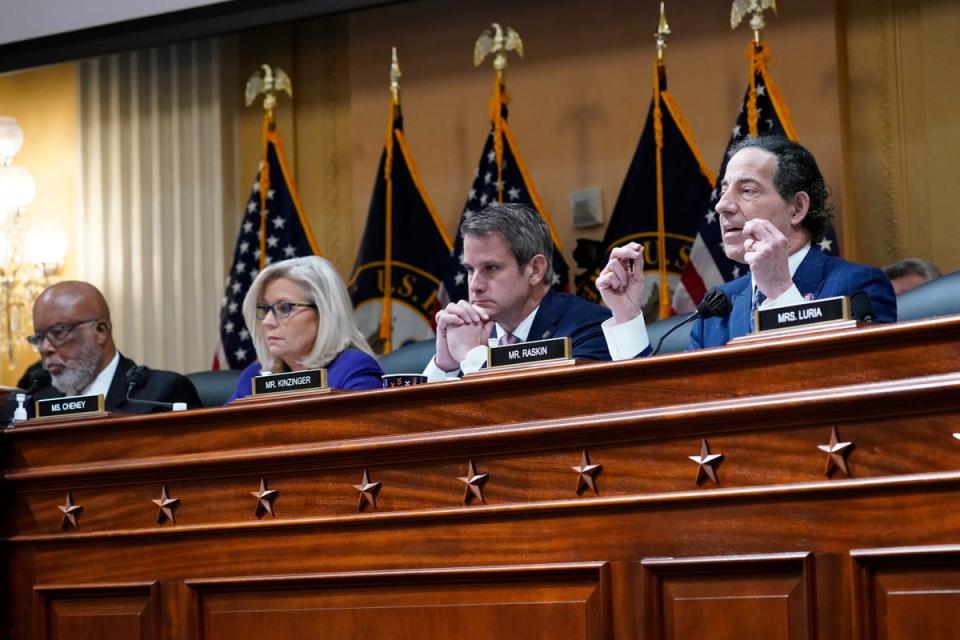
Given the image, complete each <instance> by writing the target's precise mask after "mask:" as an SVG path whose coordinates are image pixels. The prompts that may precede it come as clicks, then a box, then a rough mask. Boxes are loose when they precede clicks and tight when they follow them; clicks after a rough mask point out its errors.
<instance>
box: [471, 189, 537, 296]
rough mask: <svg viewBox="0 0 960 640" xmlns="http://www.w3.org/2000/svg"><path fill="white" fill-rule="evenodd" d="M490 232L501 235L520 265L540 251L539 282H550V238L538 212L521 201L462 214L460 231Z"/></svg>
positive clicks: (475, 233) (481, 234) (483, 234)
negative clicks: (542, 263)
mask: <svg viewBox="0 0 960 640" xmlns="http://www.w3.org/2000/svg"><path fill="white" fill-rule="evenodd" d="M494 231H497V232H499V233H501V234H503V237H504V239H505V240H506V241H507V244H508V245H509V246H510V253H512V254H513V257H515V258H516V259H517V264H518V265H520V266H523V265H525V264H527V263H528V262H530V260H531V259H532V258H533V256H535V255H537V254H542V255H543V257H544V258H546V260H547V266H546V270H545V271H544V273H543V281H544V282H548V283H549V282H553V238H551V237H550V228H549V227H548V226H547V221H546V220H544V219H543V216H541V215H540V213H539V212H538V211H536V210H535V209H532V208H530V207H528V206H526V205H523V204H510V203H507V204H492V205H490V206H489V207H487V208H485V209H482V210H481V211H478V212H476V213H473V214H470V215H467V216H465V217H464V219H463V223H461V225H460V234H461V235H464V236H466V235H475V236H486V235H489V234H491V233H493V232H494Z"/></svg>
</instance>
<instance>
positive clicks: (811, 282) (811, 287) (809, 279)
mask: <svg viewBox="0 0 960 640" xmlns="http://www.w3.org/2000/svg"><path fill="white" fill-rule="evenodd" d="M826 265H827V256H826V255H824V254H823V252H822V251H820V250H819V249H817V248H816V247H810V250H809V251H808V252H807V255H806V256H804V258H803V261H802V262H801V263H800V266H799V267H797V271H796V273H794V274H793V283H794V284H795V285H797V289H798V290H799V291H800V295H802V296H804V297H806V296H808V295H812V296H813V297H814V298H819V297H820V291H821V290H822V289H823V284H824V281H825V279H824V277H823V270H824V269H825V268H826Z"/></svg>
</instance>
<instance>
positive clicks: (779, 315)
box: [754, 296, 850, 331]
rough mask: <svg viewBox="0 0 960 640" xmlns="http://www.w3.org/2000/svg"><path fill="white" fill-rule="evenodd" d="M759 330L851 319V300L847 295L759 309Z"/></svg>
mask: <svg viewBox="0 0 960 640" xmlns="http://www.w3.org/2000/svg"><path fill="white" fill-rule="evenodd" d="M756 314H757V317H756V323H755V325H754V326H756V328H757V331H770V330H772V329H787V328H789V327H799V326H801V325H806V324H816V323H820V322H834V321H836V320H849V319H850V300H849V299H848V298H847V297H846V296H838V297H836V298H824V299H822V300H812V301H810V302H804V303H801V304H793V305H788V306H785V307H774V308H773V309H757V311H756Z"/></svg>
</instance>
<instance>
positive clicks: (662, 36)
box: [653, 2, 670, 60]
mask: <svg viewBox="0 0 960 640" xmlns="http://www.w3.org/2000/svg"><path fill="white" fill-rule="evenodd" d="M653 35H654V37H655V38H656V39H657V60H663V52H664V50H665V49H666V48H667V36H668V35H670V25H668V24H667V14H666V12H665V11H664V8H663V3H662V2H661V3H660V23H659V24H658V25H657V31H656V33H654V34H653Z"/></svg>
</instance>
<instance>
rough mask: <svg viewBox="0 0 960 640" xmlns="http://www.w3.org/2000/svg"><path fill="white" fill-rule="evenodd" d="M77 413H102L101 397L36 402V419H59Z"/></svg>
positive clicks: (68, 397) (48, 399) (49, 399)
mask: <svg viewBox="0 0 960 640" xmlns="http://www.w3.org/2000/svg"><path fill="white" fill-rule="evenodd" d="M78 413H103V395H101V394H97V395H92V396H67V397H66V398H47V399H45V400H37V402H36V416H37V417H38V418H59V417H60V416H69V415H75V414H78Z"/></svg>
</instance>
